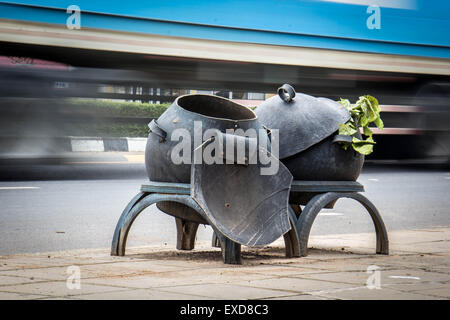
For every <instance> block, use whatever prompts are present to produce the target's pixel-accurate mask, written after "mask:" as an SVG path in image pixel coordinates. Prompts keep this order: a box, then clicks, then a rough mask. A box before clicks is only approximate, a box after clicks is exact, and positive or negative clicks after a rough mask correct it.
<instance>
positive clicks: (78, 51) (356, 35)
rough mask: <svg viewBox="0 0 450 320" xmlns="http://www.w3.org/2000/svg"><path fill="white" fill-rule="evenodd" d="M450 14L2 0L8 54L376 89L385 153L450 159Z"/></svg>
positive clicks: (179, 78)
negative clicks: (380, 106) (382, 113)
mask: <svg viewBox="0 0 450 320" xmlns="http://www.w3.org/2000/svg"><path fill="white" fill-rule="evenodd" d="M449 17H450V2H449V1H445V0H440V1H437V0H436V1H425V0H391V1H382V0H370V1H369V0H321V1H319V0H304V1H294V0H278V1H275V0H260V1H236V0H229V1H220V2H219V1H216V2H211V1H205V0H196V1H190V0H185V1H181V0H173V1H160V0H156V1H148V2H141V1H136V0H129V1H126V2H124V1H117V0H113V1H108V2H103V1H92V0H90V1H86V0H78V1H76V4H75V3H74V1H65V0H62V1H61V0H37V1H0V55H3V56H22V57H33V58H37V59H46V60H51V61H55V62H58V63H64V64H67V65H71V66H73V67H77V68H106V69H116V70H117V69H119V70H134V71H136V72H140V74H139V76H137V78H139V79H138V80H136V81H137V82H139V83H141V84H142V83H144V84H145V85H146V86H148V87H155V86H158V87H166V88H197V89H204V90H213V89H214V90H219V91H221V92H230V91H233V92H237V91H239V90H241V91H250V92H274V90H275V89H276V88H277V87H278V86H279V85H280V84H282V83H284V82H288V83H290V84H292V85H293V86H294V87H296V89H297V91H301V92H305V93H308V94H312V95H316V96H317V95H320V96H326V97H329V98H332V99H339V98H340V97H345V98H349V99H350V100H352V101H353V100H354V99H356V98H357V97H358V96H359V95H362V94H371V95H373V96H376V97H377V98H379V101H380V103H381V104H382V110H383V111H384V113H385V114H384V116H383V118H384V119H385V124H386V129H385V130H384V131H383V132H376V133H377V134H380V138H379V139H378V140H377V141H380V142H379V146H380V147H379V148H378V151H377V152H376V154H377V155H378V156H381V157H384V158H399V157H403V158H417V157H431V156H433V157H448V156H449V155H450V124H449V123H450V112H449V107H450V106H449V96H450V85H449V84H450V37H449V32H450V18H449ZM142 73H144V74H145V75H143V74H142ZM68 79H69V80H68V81H70V79H71V78H70V77H68ZM145 79H147V80H145ZM98 81H100V80H98ZM102 81H109V82H116V83H120V81H121V79H120V78H115V79H102ZM127 81H129V80H127ZM4 91H5V90H4ZM38 91H42V90H38ZM225 94H226V93H225ZM399 146H403V147H399Z"/></svg>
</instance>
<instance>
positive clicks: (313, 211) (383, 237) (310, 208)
mask: <svg viewBox="0 0 450 320" xmlns="http://www.w3.org/2000/svg"><path fill="white" fill-rule="evenodd" d="M340 198H350V199H354V200H356V201H358V202H359V203H361V204H362V205H363V206H364V207H365V208H366V209H367V211H368V212H369V214H370V217H371V218H372V221H373V224H374V226H375V232H376V237H377V244H376V253H377V254H389V240H388V235H387V230H386V227H385V225H384V222H383V219H382V218H381V216H380V213H379V212H378V210H377V208H376V207H375V206H374V205H373V203H372V202H370V201H369V199H367V198H366V197H364V196H363V195H362V194H359V193H356V192H352V193H337V192H327V193H322V194H318V195H316V196H315V197H313V198H312V199H311V200H310V201H309V202H308V204H307V205H306V206H305V208H304V209H303V212H302V214H301V215H300V217H299V219H298V221H297V225H296V229H297V233H298V235H299V236H300V239H299V240H300V241H299V243H300V244H299V247H300V256H302V257H304V256H306V255H307V254H308V239H309V234H310V232H311V228H312V225H313V223H314V220H315V219H316V217H317V215H318V214H319V212H320V210H322V209H323V208H324V207H325V206H327V205H328V204H329V203H330V202H333V201H336V200H338V199H340Z"/></svg>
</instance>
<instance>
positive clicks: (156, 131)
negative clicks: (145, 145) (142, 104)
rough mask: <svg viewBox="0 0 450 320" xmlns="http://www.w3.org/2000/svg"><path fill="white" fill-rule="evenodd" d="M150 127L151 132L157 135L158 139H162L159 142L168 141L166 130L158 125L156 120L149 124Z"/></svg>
mask: <svg viewBox="0 0 450 320" xmlns="http://www.w3.org/2000/svg"><path fill="white" fill-rule="evenodd" d="M148 127H149V128H150V132H152V133H154V134H156V135H157V136H158V137H160V138H161V140H160V141H159V142H164V141H166V137H167V132H166V131H164V129H162V128H161V127H160V126H159V125H158V123H157V122H156V120H154V119H153V120H152V121H151V122H150V123H149V124H148Z"/></svg>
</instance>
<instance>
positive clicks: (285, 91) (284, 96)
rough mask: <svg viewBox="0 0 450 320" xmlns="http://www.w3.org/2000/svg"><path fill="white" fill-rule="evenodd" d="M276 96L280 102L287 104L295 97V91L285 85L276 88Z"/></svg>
mask: <svg viewBox="0 0 450 320" xmlns="http://www.w3.org/2000/svg"><path fill="white" fill-rule="evenodd" d="M278 95H279V96H280V98H281V100H283V101H284V102H287V103H289V102H291V101H292V99H294V97H295V90H294V88H293V87H292V86H291V85H289V84H287V83H285V84H283V85H282V86H281V87H279V88H278Z"/></svg>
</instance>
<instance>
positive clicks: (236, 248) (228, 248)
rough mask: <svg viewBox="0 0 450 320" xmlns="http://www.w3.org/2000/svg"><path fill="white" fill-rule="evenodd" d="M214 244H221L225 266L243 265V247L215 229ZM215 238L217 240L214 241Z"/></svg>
mask: <svg viewBox="0 0 450 320" xmlns="http://www.w3.org/2000/svg"><path fill="white" fill-rule="evenodd" d="M213 231H214V235H213V241H214V244H217V243H218V244H219V245H220V248H221V251H222V258H223V263H225V264H241V263H242V260H241V245H240V244H239V243H237V242H234V241H233V240H230V239H228V238H227V237H225V236H224V235H223V234H221V233H220V232H219V231H218V230H217V229H215V228H214V227H213ZM214 238H215V239H214Z"/></svg>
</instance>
